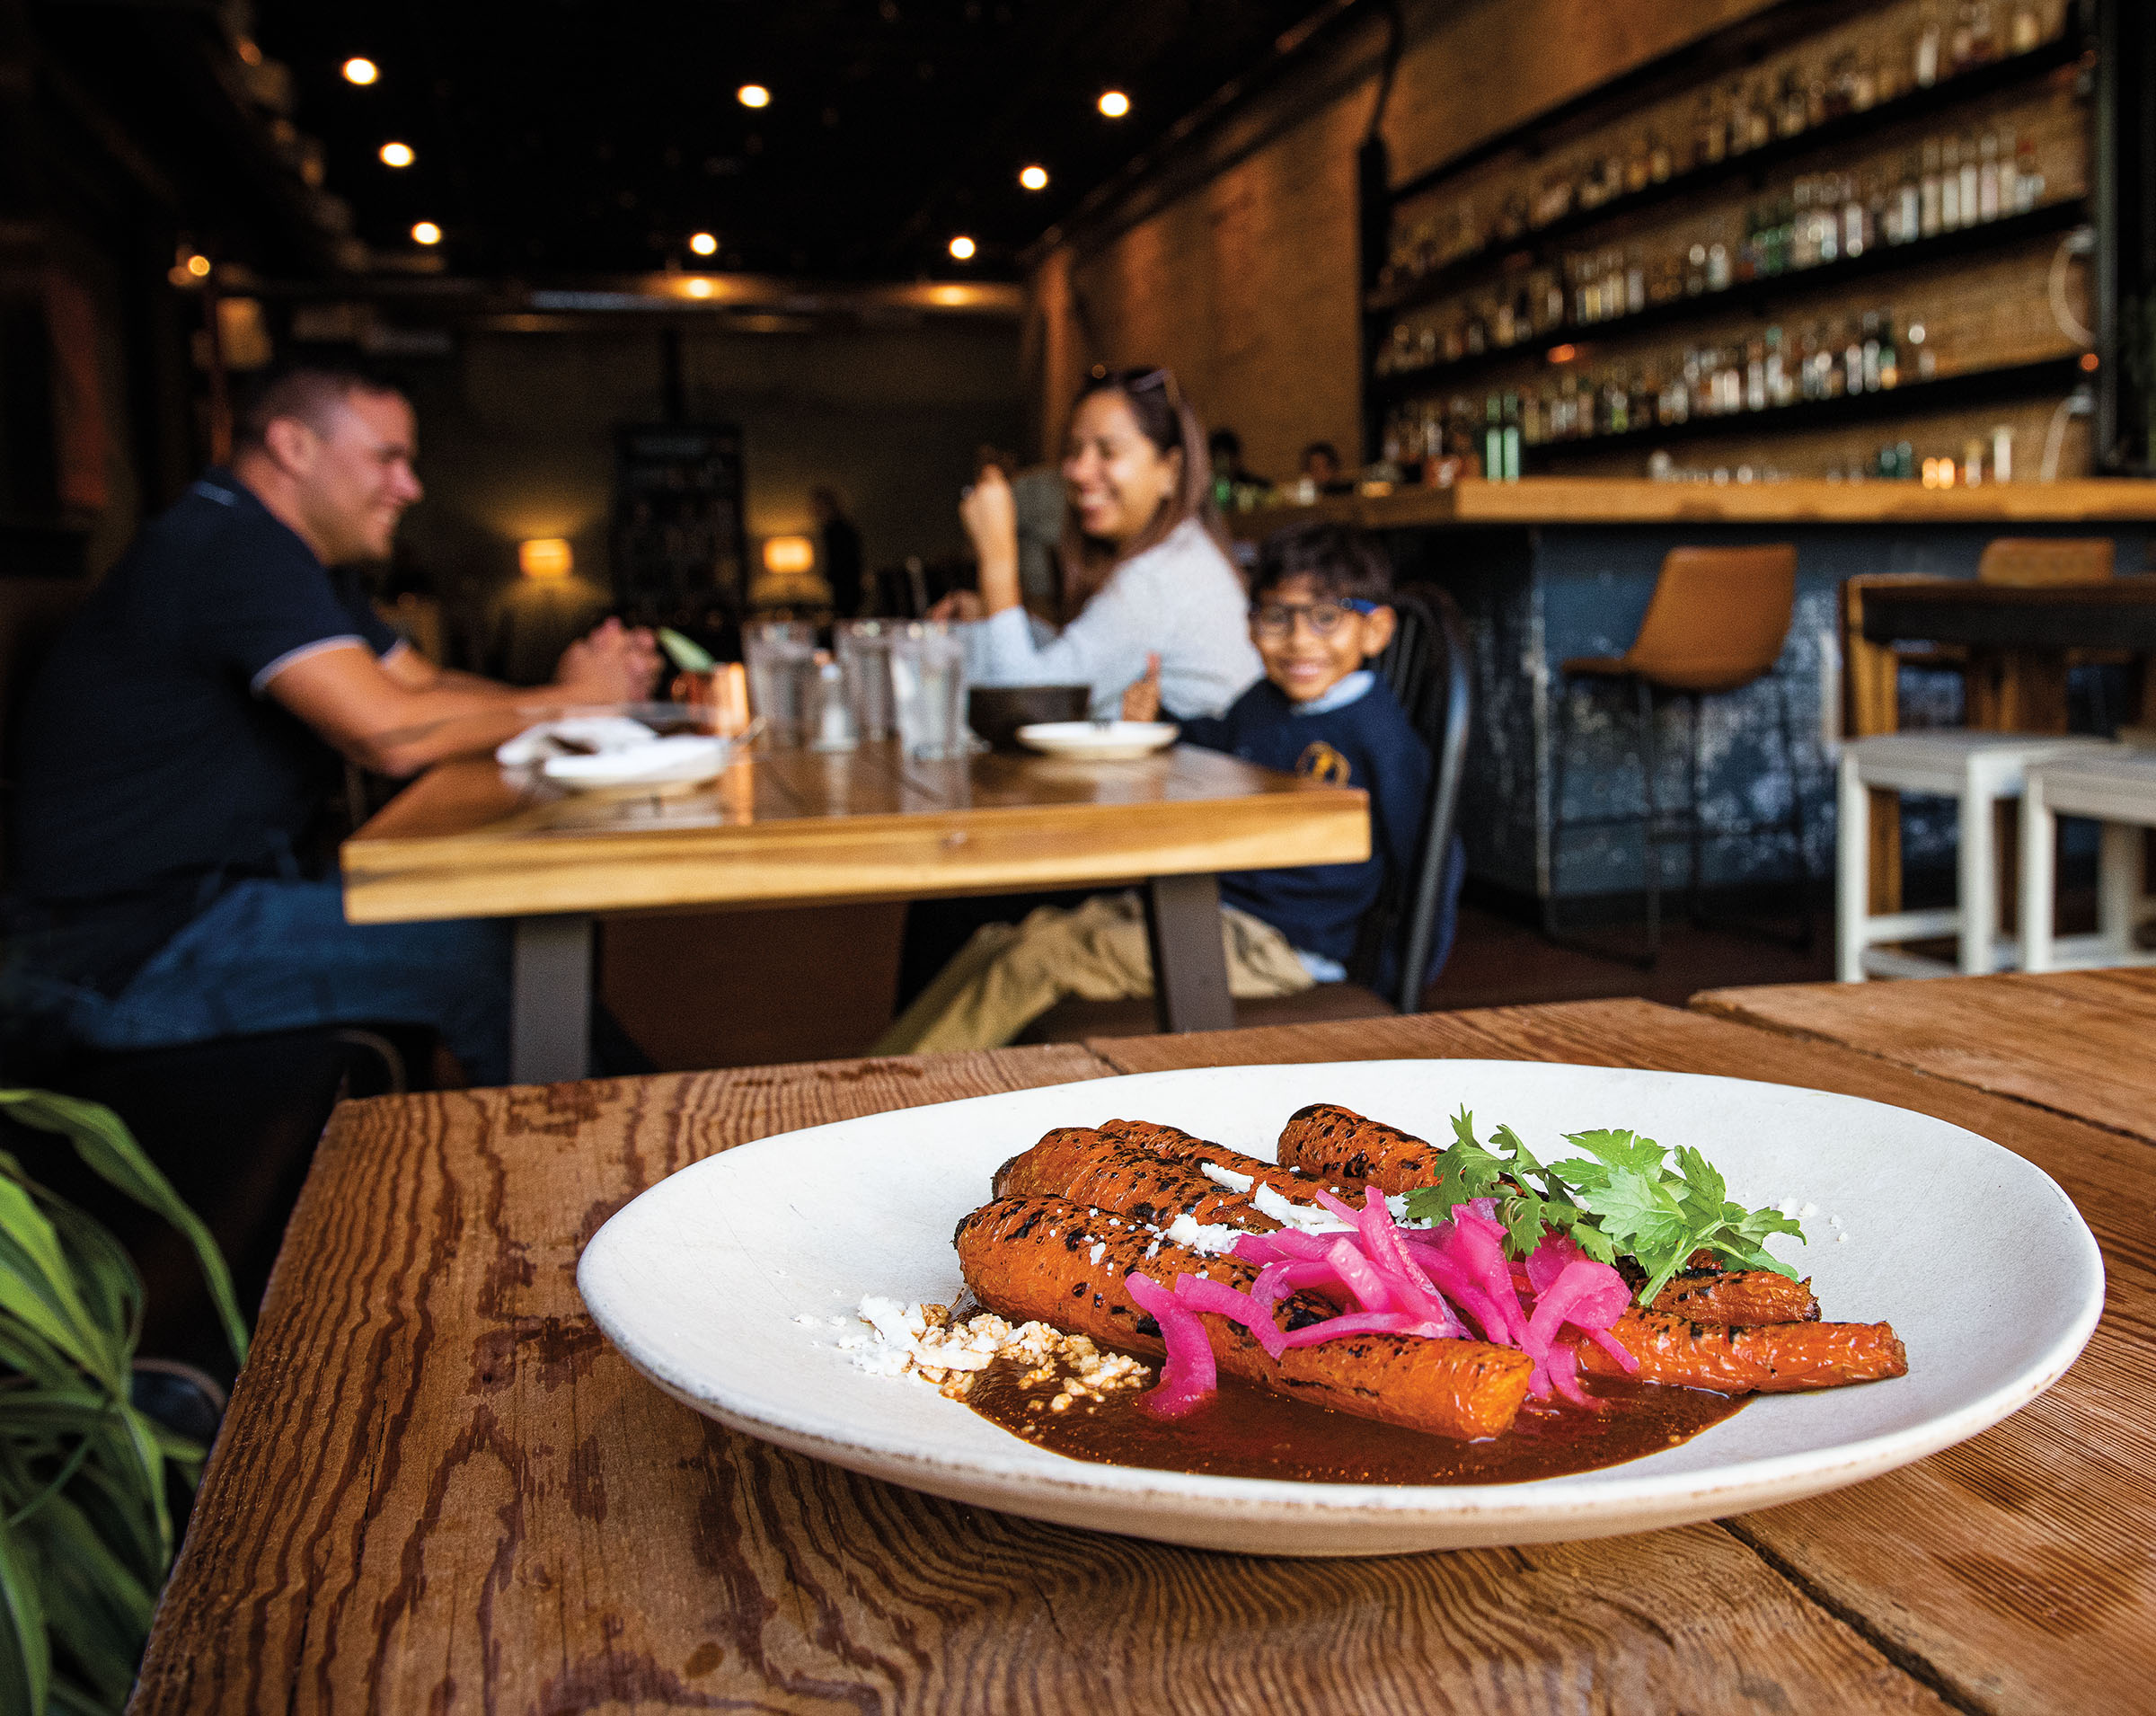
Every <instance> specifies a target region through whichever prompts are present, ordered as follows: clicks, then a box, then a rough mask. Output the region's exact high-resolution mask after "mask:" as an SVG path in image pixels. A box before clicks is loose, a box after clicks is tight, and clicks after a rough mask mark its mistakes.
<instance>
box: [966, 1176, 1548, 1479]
mask: <svg viewBox="0 0 2156 1716" xmlns="http://www.w3.org/2000/svg"><path fill="white" fill-rule="evenodd" d="M955 1237H956V1242H957V1244H958V1251H959V1266H960V1268H961V1269H963V1271H964V1273H965V1276H966V1281H967V1285H968V1286H969V1287H971V1288H972V1289H973V1291H974V1292H975V1294H976V1295H977V1296H979V1298H980V1300H981V1302H982V1303H983V1304H984V1305H986V1306H987V1307H988V1308H989V1309H990V1310H992V1311H994V1312H996V1313H998V1314H1001V1315H1003V1316H1006V1317H1012V1318H1020V1319H1035V1318H1038V1319H1039V1320H1040V1321H1042V1322H1052V1323H1054V1324H1056V1326H1057V1327H1058V1328H1062V1329H1066V1330H1070V1331H1074V1332H1077V1333H1080V1334H1085V1335H1090V1336H1091V1337H1092V1338H1093V1339H1094V1340H1100V1341H1104V1342H1106V1343H1108V1344H1109V1345H1111V1346H1115V1347H1119V1348H1122V1349H1126V1350H1127V1351H1131V1352H1138V1353H1145V1354H1153V1355H1157V1354H1159V1353H1160V1352H1162V1350H1163V1344H1162V1340H1161V1339H1160V1333H1159V1325H1158V1324H1157V1323H1155V1322H1153V1319H1152V1318H1150V1317H1148V1316H1146V1315H1145V1314H1144V1313H1143V1312H1141V1311H1140V1310H1139V1309H1138V1307H1137V1306H1136V1305H1134V1304H1133V1303H1132V1302H1131V1299H1130V1295H1129V1290H1128V1288H1127V1287H1126V1285H1125V1279H1126V1278H1127V1276H1128V1275H1129V1274H1130V1273H1131V1272H1132V1271H1133V1270H1137V1271H1140V1272H1142V1273H1144V1275H1146V1276H1147V1277H1148V1278H1150V1279H1152V1280H1153V1281H1155V1282H1158V1283H1160V1284H1162V1285H1163V1286H1172V1285H1173V1283H1174V1281H1175V1278H1176V1277H1177V1276H1178V1275H1182V1274H1187V1275H1202V1276H1204V1278H1206V1279H1208V1280H1215V1281H1219V1282H1221V1283H1223V1284H1224V1285H1225V1286H1228V1287H1234V1288H1236V1289H1237V1290H1239V1291H1246V1292H1247V1291H1248V1290H1249V1288H1250V1284H1251V1283H1252V1282H1253V1281H1254V1280H1255V1279H1256V1278H1257V1271H1256V1270H1255V1269H1253V1268H1252V1267H1251V1266H1250V1264H1248V1263H1244V1262H1241V1261H1239V1260H1236V1259H1234V1258H1229V1257H1206V1256H1203V1255H1201V1254H1200V1253H1198V1252H1192V1251H1188V1250H1186V1249H1184V1248H1183V1247H1181V1246H1177V1245H1171V1244H1168V1243H1163V1242H1161V1241H1159V1240H1157V1238H1155V1237H1154V1236H1151V1235H1148V1234H1144V1233H1142V1232H1140V1233H1132V1232H1130V1231H1128V1230H1127V1229H1123V1228H1117V1227H1110V1226H1109V1225H1107V1223H1106V1222H1104V1221H1102V1220H1100V1219H1099V1218H1097V1217H1093V1216H1089V1215H1088V1213H1087V1211H1086V1209H1085V1207H1084V1206H1083V1205H1081V1204H1075V1203H1073V1202H1071V1201H1070V1200H1069V1199H1062V1198H1004V1199H998V1200H997V1201H996V1202H994V1203H992V1204H987V1205H984V1206H983V1207H981V1208H979V1209H976V1210H975V1211H974V1212H973V1213H972V1214H971V1215H970V1216H967V1217H966V1218H965V1220H963V1221H961V1222H960V1223H959V1228H958V1233H957V1234H956V1236H955ZM1331 1312H1332V1307H1331V1306H1330V1305H1323V1304H1322V1303H1321V1302H1319V1301H1315V1300H1312V1299H1308V1298H1306V1297H1305V1296H1303V1295H1299V1294H1298V1295H1295V1296H1292V1297H1290V1298H1289V1299H1287V1300H1286V1301H1285V1302H1284V1303H1283V1304H1282V1305H1281V1306H1280V1313H1281V1322H1282V1326H1283V1327H1285V1328H1287V1329H1290V1330H1293V1329H1294V1328H1296V1327H1300V1326H1305V1325H1306V1324H1307V1323H1309V1322H1312V1321H1313V1320H1315V1319H1317V1318H1319V1317H1322V1316H1328V1315H1330V1314H1331ZM1204 1322H1205V1327H1206V1334H1207V1336H1208V1338H1209V1339H1210V1340H1211V1342H1212V1346H1213V1350H1214V1354H1215V1358H1217V1359H1218V1361H1219V1363H1220V1367H1221V1368H1222V1369H1223V1370H1224V1371H1226V1372H1228V1373H1229V1374H1230V1375H1236V1376H1241V1377H1245V1378H1247V1379H1248V1380H1250V1381H1252V1382H1256V1383H1260V1384H1264V1385H1265V1386H1266V1387H1268V1388H1270V1389H1273V1390H1275V1391H1276V1392H1277V1393H1283V1394H1286V1395H1288V1396H1289V1397H1291V1398H1293V1399H1296V1400H1303V1401H1308V1402H1311V1403H1312V1405H1316V1406H1326V1407H1330V1408H1333V1409H1334V1410H1336V1411H1344V1412H1352V1413H1354V1414H1355V1415H1356V1417H1358V1418H1374V1419H1378V1420H1383V1422H1386V1423H1389V1424H1399V1425H1401V1426H1404V1427H1405V1428H1407V1429H1415V1430H1423V1431H1427V1432H1428V1433H1430V1434H1432V1435H1436V1436H1449V1437H1454V1439H1455V1440H1461V1441H1473V1440H1477V1439H1479V1438H1480V1437H1489V1436H1498V1435H1501V1434H1502V1433H1503V1432H1504V1431H1505V1430H1506V1429H1509V1428H1510V1426H1511V1424H1512V1420H1513V1419H1514V1417H1515V1415H1516V1414H1517V1413H1518V1411H1519V1409H1520V1402H1522V1401H1524V1399H1525V1398H1526V1396H1527V1385H1528V1381H1529V1374H1530V1372H1531V1371H1532V1370H1533V1360H1531V1359H1530V1358H1528V1357H1527V1355H1526V1354H1525V1353H1522V1352H1515V1351H1513V1350H1512V1349H1509V1348H1506V1347H1491V1346H1486V1345H1484V1344H1483V1343H1482V1342H1480V1341H1477V1340H1424V1339H1420V1338H1418V1337H1416V1336H1410V1335H1380V1334H1365V1335H1347V1336H1343V1337H1341V1338H1340V1339H1339V1340H1330V1341H1324V1342H1321V1343H1320V1344H1318V1345H1315V1346H1310V1347H1294V1348H1290V1349H1288V1350H1287V1351H1286V1352H1285V1353H1284V1354H1282V1355H1281V1357H1280V1358H1279V1359H1278V1360H1277V1361H1276V1360H1274V1359H1272V1358H1268V1357H1267V1356H1266V1353H1265V1351H1264V1349H1262V1348H1260V1347H1259V1344H1258V1342H1257V1340H1256V1339H1255V1337H1253V1336H1252V1335H1251V1334H1250V1332H1249V1331H1247V1330H1245V1329H1244V1328H1242V1327H1241V1325H1240V1324H1238V1323H1236V1322H1233V1321H1231V1320H1230V1319H1228V1318H1226V1317H1223V1316H1215V1315H1210V1314H1208V1315H1206V1317H1205V1318H1204Z"/></svg>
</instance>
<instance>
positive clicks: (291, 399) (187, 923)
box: [0, 367, 658, 1084]
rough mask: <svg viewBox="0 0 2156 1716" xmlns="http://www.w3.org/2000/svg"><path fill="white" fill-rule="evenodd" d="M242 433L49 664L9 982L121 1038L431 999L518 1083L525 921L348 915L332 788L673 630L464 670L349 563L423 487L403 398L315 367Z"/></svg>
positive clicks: (608, 664)
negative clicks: (511, 1055)
mask: <svg viewBox="0 0 2156 1716" xmlns="http://www.w3.org/2000/svg"><path fill="white" fill-rule="evenodd" d="M238 441H239V445H238V447H237V448H236V451H235V454H234V458H233V462H232V467H231V469H230V470H224V469H212V470H211V471H209V472H208V473H205V475H204V476H203V477H202V479H201V480H200V481H199V482H197V483H195V485H194V486H193V487H192V488H190V490H189V491H187V493H186V494H185V495H184V496H182V497H181V500H179V501H178V502H177V503H176V504H175V505H173V506H172V508H171V509H168V510H167V511H165V512H164V513H163V514H161V515H160V516H159V517H156V518H155V519H153V520H152V521H151V522H150V523H149V524H148V525H147V526H145V527H144V529H143V531H142V533H141V535H139V536H137V538H136V540H135V542H134V543H133V544H132V545H131V546H130V547H129V548H128V552H127V553H125V554H124V555H123V556H122V557H121V558H120V560H119V562H118V563H117V564H116V565H115V566H114V567H113V568H112V570H111V571H110V573H108V574H107V575H106V577H105V579H104V581H103V582H102V584H101V585H100V586H99V588H98V589H97V590H96V591H95V593H94V594H93V595H92V596H91V597H90V598H89V599H88V600H87V601H86V602H85V603H84V606H83V607H82V609H81V610H80V611H79V612H78V613H77V615H75V618H74V620H73V621H72V622H71V623H70V624H69V625H68V626H67V628H66V631H65V632H63V633H62V635H61V637H60V639H59V641H58V642H57V644H56V646H55V647H54V649H53V651H52V653H51V655H50V657H49V659H47V661H46V662H45V664H44V666H43V668H42V670H41V671H40V674H39V676H38V677H37V679H36V681H35V683H34V684H33V686H31V694H30V696H29V699H28V701H27V703H26V705H25V707H24V709H23V711H22V719H21V722H20V725H19V728H18V730H17V733H16V739H15V751H16V756H15V762H16V772H17V783H18V784H17V788H16V795H15V814H14V827H13V831H12V836H11V840H10V847H9V850H10V856H11V859H12V874H11V877H10V891H11V895H12V898H11V900H10V902H9V907H10V911H9V918H10V924H11V931H12V933H11V935H10V938H9V940H10V947H9V959H8V961H7V965H6V969H5V973H4V977H0V1005H4V1006H6V1007H7V1008H8V1009H9V1010H11V1011H13V1012H14V1013H17V1014H18V1016H20V1015H22V1013H28V1012H35V1013H40V1014H41V1015H42V1016H43V1018H44V1019H45V1020H46V1021H48V1022H50V1023H53V1024H56V1025H57V1027H58V1029H59V1030H61V1031H62V1032H64V1033H65V1034H66V1036H67V1037H68V1038H70V1039H74V1040H75V1041H78V1042H83V1043H87V1044H89V1045H92V1046H93V1047H97V1048H162V1047H168V1046H171V1045H174V1044H180V1043H188V1042H199V1041H203V1040H207V1039H211V1038H216V1037H225V1036H236V1035H243V1034H247V1033H252V1032H257V1031H269V1030H288V1029H292V1028H296V1027H300V1026H305V1025H314V1024H326V1023H332V1022H358V1021H379V1022H411V1023H424V1024H431V1025H434V1026H435V1027H437V1029H438V1030H440V1031H441V1033H442V1035H443V1038H444V1039H445V1040H446V1042H447V1044H448V1045H449V1048H451V1050H452V1051H453V1052H454V1053H455V1055H456V1056H457V1057H458V1059H459V1060H460V1061H462V1062H463V1063H464V1068H465V1071H466V1073H467V1075H469V1076H470V1077H471V1078H472V1080H473V1083H475V1084H498V1083H500V1082H502V1081H504V1080H505V1079H506V1078H507V1076H508V933H507V931H506V929H505V928H504V926H503V925H501V924H499V923H496V922H490V921H469V922H459V923H439V924H347V923H346V922H345V921H344V913H343V908H342V902H341V898H340V889H339V887H338V883H337V880H336V878H335V875H334V873H333V866H332V865H331V862H330V860H331V857H332V855H333V854H332V853H331V849H330V845H329V843H328V842H327V841H326V840H325V839H324V838H323V831H322V830H321V829H320V828H318V827H317V826H316V823H317V818H318V816H319V813H320V811H321V809H322V808H323V804H324V802H325V801H327V800H328V799H329V797H330V796H331V793H332V792H333V791H334V788H335V785H336V783H337V781H338V778H339V775H340V761H339V759H340V756H343V757H349V758H350V759H351V760H353V761H354V762H357V763H358V764H360V765H363V766H365V767H367V768H369V769H372V770H375V771H376V772H378V773H381V774H390V775H398V776H402V775H409V774H415V773H417V772H418V771H419V770H420V769H421V768H424V767H425V766H426V765H428V764H429V763H432V762H435V761H437V759H439V758H442V757H445V756H453V755H455V754H457V753H459V752H464V751H471V750H475V749H482V748H485V747H490V746H492V745H494V744H497V743H499V741H500V740H501V739H506V738H508V736H510V735H511V734H513V733H515V732H517V731H518V730H520V729H521V728H522V727H524V726H526V724H528V722H529V721H530V720H531V719H532V715H531V713H530V712H529V710H530V706H532V705H535V704H542V703H558V702H571V703H614V702H622V701H629V700H633V699H636V698H640V697H641V696H643V695H645V694H646V693H647V691H648V689H649V686H650V683H651V678H652V676H653V674H654V672H655V671H656V669H657V665H658V663H657V658H656V656H655V654H654V653H653V650H652V644H651V639H650V637H649V634H648V633H645V632H631V631H627V630H624V629H623V627H622V626H621V625H620V624H619V623H618V622H614V621H609V622H608V623H607V624H605V625H604V626H602V627H600V628H599V630H598V631H596V632H593V633H592V634H591V635H590V636H589V637H588V638H585V639H583V640H582V641H579V642H578V643H576V644H573V645H571V646H570V650H568V652H567V653H566V654H564V655H563V657H562V659H561V668H560V672H559V675H558V677H557V678H556V680H555V683H554V684H553V685H552V686H549V687H546V688H543V689H542V690H538V691H530V690H517V689H515V688H512V687H510V686H500V685H496V684H494V683H492V682H491V681H489V680H485V679H480V678H475V677H472V676H470V675H466V674H459V673H452V672H448V671H446V670H444V669H442V668H437V667H436V666H435V665H434V664H433V663H431V662H429V661H428V660H427V659H425V658H424V657H422V656H420V654H419V653H418V652H417V651H416V650H411V649H409V648H407V647H406V646H405V645H404V644H403V642H402V641H401V640H400V639H399V638H398V637H397V635H396V633H395V632H393V631H392V630H391V629H390V628H389V627H388V626H386V625H385V624H383V623H382V621H381V620H380V619H379V618H377V617H376V615H375V613H374V611H373V609H372V608H371V606H369V605H368V603H367V599H366V597H365V596H364V595H363V594H362V593H361V592H360V590H359V588H358V586H357V584H356V583H355V582H354V581H353V580H352V579H350V578H349V575H347V574H345V573H343V572H342V571H335V570H332V569H340V568H344V567H347V566H349V565H350V564H351V563H352V562H358V561H368V560H380V559H383V558H384V557H385V556H386V555H387V554H388V553H389V547H390V539H391V537H392V536H393V534H394V533H395V530H396V526H397V521H398V520H399V519H400V518H401V517H402V516H403V514H404V511H405V509H407V508H409V507H410V506H411V505H412V503H413V502H414V501H416V500H419V498H420V482H419V479H418V478H417V477H416V476H415V475H414V474H413V473H412V459H413V455H414V451H415V443H416V436H415V434H414V425H413V419H412V411H411V405H410V404H409V403H407V402H406V401H405V400H404V398H403V396H402V394H398V393H397V392H396V391H395V390H394V389H393V388H389V387H386V386H384V385H381V384H379V383H377V382H375V381H372V380H369V379H368V378H367V377H365V376H360V375H358V374H356V373H352V372H347V371H341V370H334V369H327V368H317V367H305V368H296V369H293V370H289V371H287V372H286V373H285V374H284V375H282V376H278V378H276V379H274V380H273V381H271V382H270V384H269V385H267V386H266V387H265V388H264V389H263V390H262V392H261V394H260V395H259V396H258V398H257V400H256V402H255V403H254V405H253V407H252V409H251V410H250V411H248V412H247V413H246V415H245V418H244V419H243V422H242V423H241V425H240V430H239V436H238Z"/></svg>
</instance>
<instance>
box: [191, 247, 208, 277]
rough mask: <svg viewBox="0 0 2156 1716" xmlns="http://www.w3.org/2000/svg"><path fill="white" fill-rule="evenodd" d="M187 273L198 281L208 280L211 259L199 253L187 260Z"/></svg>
mask: <svg viewBox="0 0 2156 1716" xmlns="http://www.w3.org/2000/svg"><path fill="white" fill-rule="evenodd" d="M187 271H188V272H189V273H190V274H191V275H193V276H194V277H195V278H196V279H198V280H207V279H208V278H209V258H208V257H207V256H205V255H203V254H202V252H200V251H197V252H195V253H194V254H193V255H192V256H190V257H189V258H188V259H187Z"/></svg>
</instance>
